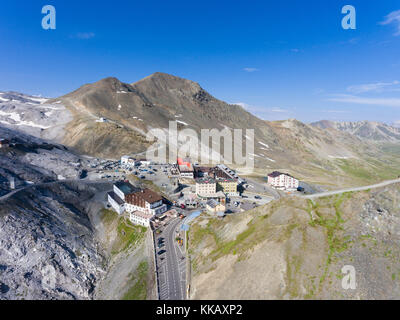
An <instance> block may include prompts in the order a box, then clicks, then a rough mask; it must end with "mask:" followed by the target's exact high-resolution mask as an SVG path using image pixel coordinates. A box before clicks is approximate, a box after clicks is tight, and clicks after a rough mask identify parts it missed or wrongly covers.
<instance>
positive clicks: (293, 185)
mask: <svg viewBox="0 0 400 320" xmlns="http://www.w3.org/2000/svg"><path fill="white" fill-rule="evenodd" d="M268 183H269V184H270V185H271V186H273V187H274V188H277V189H282V190H296V189H297V188H298V187H299V180H297V179H296V178H294V177H292V176H291V175H290V174H287V173H281V172H278V171H275V172H272V173H271V174H269V175H268Z"/></svg>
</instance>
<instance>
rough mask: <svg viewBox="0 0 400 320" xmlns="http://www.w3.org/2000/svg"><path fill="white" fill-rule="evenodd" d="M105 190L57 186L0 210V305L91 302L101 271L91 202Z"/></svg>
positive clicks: (22, 195) (23, 195) (33, 191)
mask: <svg viewBox="0 0 400 320" xmlns="http://www.w3.org/2000/svg"><path fill="white" fill-rule="evenodd" d="M103 187H104V186H99V185H86V184H82V183H76V184H71V183H56V184H53V185H50V186H46V187H32V188H29V189H27V190H24V191H21V192H19V193H17V194H15V195H13V196H12V197H11V198H9V199H8V200H7V201H6V202H2V203H1V205H0V299H18V300H20V299H91V298H92V296H93V293H94V289H95V285H96V281H97V280H98V278H99V277H100V275H101V273H102V271H103V257H102V255H101V252H99V250H98V247H97V239H96V235H95V228H94V226H93V224H92V222H91V220H90V218H89V215H88V210H87V208H88V204H89V202H90V199H91V198H92V197H93V196H94V195H95V194H96V193H98V192H99V189H100V190H101V189H102V188H103Z"/></svg>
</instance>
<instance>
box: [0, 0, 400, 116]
mask: <svg viewBox="0 0 400 320" xmlns="http://www.w3.org/2000/svg"><path fill="white" fill-rule="evenodd" d="M46 4H51V5H53V6H54V7H55V8H56V10H57V15H56V19H57V24H56V30H43V29H42V27H41V20H42V17H43V16H44V15H43V14H42V13H41V10H42V7H43V6H44V5H46ZM347 4H351V5H353V6H354V7H355V8H356V13H357V29H356V30H344V29H343V28H342V26H341V20H342V18H343V17H344V15H343V14H342V13H341V9H342V7H343V6H344V5H347ZM399 53H400V2H399V1H398V0H381V1H376V0H346V1H339V0H337V1H336V0H329V1H328V0H327V1H321V0H307V1H306V0H286V1H268V0H262V1H232V0H231V1H225V0H212V1H208V0H203V1H191V0H186V1H175V0H170V1H165V0H164V1H158V0H154V1H143V0H142V1H136V0H129V1H121V0H114V1H84V0H80V1H75V0H69V1H65V0H63V1H59V0H46V1H37V0H30V1H26V0H24V1H21V0H13V1H2V5H1V10H0V91H8V90H13V91H20V92H24V93H30V94H41V95H44V96H50V97H56V96H59V95H63V94H65V93H68V92H70V91H72V90H75V89H76V88H78V87H80V86H81V85H83V84H85V83H88V82H95V81H97V80H100V79H101V78H104V77H108V76H115V77H117V78H119V79H120V80H121V81H124V82H128V83H132V82H135V81H137V80H140V79H141V78H143V77H145V76H147V75H149V74H151V73H153V72H156V71H161V72H167V73H171V74H174V75H177V76H181V77H184V78H188V79H191V80H194V81H196V82H199V83H200V84H201V86H202V87H203V88H204V89H205V90H207V91H208V92H210V93H211V94H213V95H214V96H215V97H217V98H219V99H222V100H224V101H227V102H230V103H242V104H243V105H244V106H245V107H246V108H248V110H250V111H252V112H253V113H255V114H257V115H258V116H260V117H262V118H264V119H267V120H275V119H287V118H297V119H299V120H302V121H306V122H310V121H315V120H321V119H331V120H377V121H385V122H388V123H392V122H395V121H399V120H400V82H399V81H400V54H399Z"/></svg>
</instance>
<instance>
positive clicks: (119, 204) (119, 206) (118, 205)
mask: <svg viewBox="0 0 400 320" xmlns="http://www.w3.org/2000/svg"><path fill="white" fill-rule="evenodd" d="M108 203H109V204H110V206H111V207H112V208H113V209H114V210H115V211H116V212H117V213H118V214H119V215H121V214H123V213H124V211H125V201H123V200H122V199H121V198H120V197H118V196H117V195H116V194H115V192H113V191H111V192H109V193H108Z"/></svg>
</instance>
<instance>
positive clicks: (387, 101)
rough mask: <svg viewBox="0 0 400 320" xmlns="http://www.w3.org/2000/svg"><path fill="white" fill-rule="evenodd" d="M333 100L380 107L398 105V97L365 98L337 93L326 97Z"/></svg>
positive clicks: (399, 100)
mask: <svg viewBox="0 0 400 320" xmlns="http://www.w3.org/2000/svg"><path fill="white" fill-rule="evenodd" d="M327 100H328V101H333V102H343V103H354V104H364V105H375V106H382V107H399V108H400V99H399V98H365V97H359V96H354V95H346V94H342V95H337V96H336V97H333V98H329V99H327Z"/></svg>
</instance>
